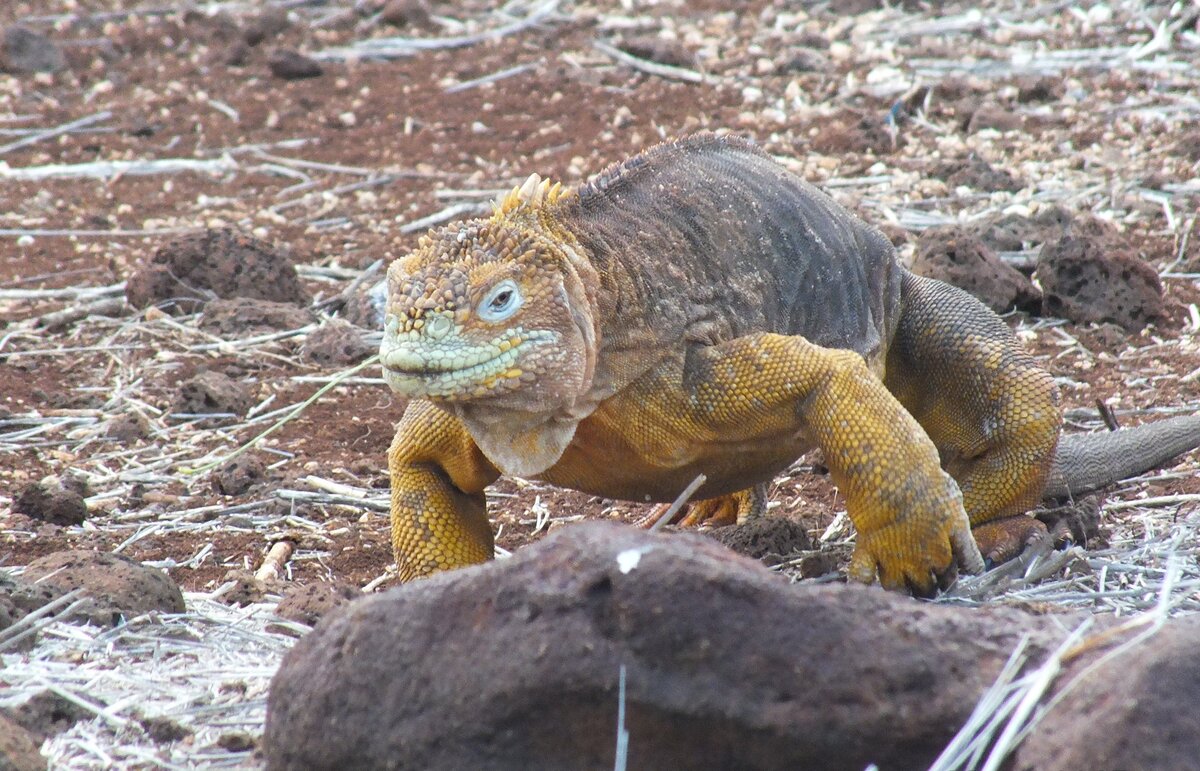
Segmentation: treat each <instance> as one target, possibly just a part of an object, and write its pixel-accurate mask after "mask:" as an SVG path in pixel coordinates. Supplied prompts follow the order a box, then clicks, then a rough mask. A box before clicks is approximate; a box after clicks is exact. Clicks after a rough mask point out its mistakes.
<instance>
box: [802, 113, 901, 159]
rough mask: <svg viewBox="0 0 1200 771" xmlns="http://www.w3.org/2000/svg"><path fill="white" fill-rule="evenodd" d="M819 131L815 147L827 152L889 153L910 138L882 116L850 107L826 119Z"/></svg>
mask: <svg viewBox="0 0 1200 771" xmlns="http://www.w3.org/2000/svg"><path fill="white" fill-rule="evenodd" d="M818 128H819V130H818V132H817V135H816V136H814V137H813V138H812V149H814V150H816V151H817V152H819V153H824V154H826V155H841V154H844V153H864V154H876V155H887V154H889V153H892V152H895V151H896V150H897V149H898V148H900V147H903V146H904V144H905V142H906V141H907V140H906V139H905V137H904V134H902V133H898V132H897V131H896V129H895V127H894V126H892V125H890V124H889V123H888V122H887V121H885V120H884V119H883V118H882V117H881V116H878V115H875V114H870V113H868V114H855V113H853V112H851V111H849V110H846V111H843V112H842V114H841V115H838V116H834V117H832V118H830V119H828V120H823V121H822V122H821V124H820V125H819V127H818Z"/></svg>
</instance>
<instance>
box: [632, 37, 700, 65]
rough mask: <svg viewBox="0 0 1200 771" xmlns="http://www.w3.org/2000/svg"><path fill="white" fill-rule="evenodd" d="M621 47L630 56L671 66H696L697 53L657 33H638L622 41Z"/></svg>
mask: <svg viewBox="0 0 1200 771" xmlns="http://www.w3.org/2000/svg"><path fill="white" fill-rule="evenodd" d="M619 48H620V49H621V50H622V51H624V52H625V53H627V54H629V55H630V56H636V57H637V58H639V59H646V60H647V61H651V62H658V63H659V64H665V65H667V66H669V67H683V68H684V69H691V68H692V67H695V66H696V55H695V54H694V53H692V52H691V51H690V50H688V49H687V47H686V46H684V45H683V44H682V43H680V42H679V41H677V40H668V39H666V38H661V37H658V36H657V35H638V36H636V37H631V38H628V39H626V40H623V41H621V43H620V45H619Z"/></svg>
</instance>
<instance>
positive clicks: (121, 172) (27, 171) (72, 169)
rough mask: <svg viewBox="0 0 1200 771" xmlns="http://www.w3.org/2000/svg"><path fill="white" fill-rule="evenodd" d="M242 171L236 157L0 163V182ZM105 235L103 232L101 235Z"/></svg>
mask: <svg viewBox="0 0 1200 771" xmlns="http://www.w3.org/2000/svg"><path fill="white" fill-rule="evenodd" d="M237 170H238V162H237V161H236V160H234V159H233V157H232V156H229V155H223V156H221V157H220V158H213V159H211V160H204V159H197V158H158V159H153V160H138V161H90V162H87V163H50V164H46V165H44V166H23V167H15V168H14V167H12V166H9V165H8V164H7V163H5V162H4V161H0V179H11V180H16V181H22V182H38V181H41V180H45V179H78V178H87V179H110V178H112V177H123V176H140V175H146V174H178V173H180V172H186V171H193V172H196V173H199V174H226V173H229V172H232V171H237ZM101 232H103V231H101Z"/></svg>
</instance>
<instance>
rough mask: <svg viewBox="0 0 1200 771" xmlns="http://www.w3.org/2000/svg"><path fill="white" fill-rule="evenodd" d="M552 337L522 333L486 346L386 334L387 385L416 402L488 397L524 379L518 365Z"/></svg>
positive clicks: (381, 355) (382, 352) (383, 350)
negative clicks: (501, 383)
mask: <svg viewBox="0 0 1200 771" xmlns="http://www.w3.org/2000/svg"><path fill="white" fill-rule="evenodd" d="M554 337H555V335H554V333H553V332H549V331H537V332H526V331H525V330H523V329H520V328H517V329H514V330H510V331H508V332H506V333H504V334H502V335H500V336H498V337H496V338H493V339H492V340H489V341H487V342H484V343H470V342H466V341H463V340H461V339H454V338H451V339H449V340H438V341H436V342H432V341H430V340H429V339H428V338H425V337H424V336H421V335H419V334H413V333H397V332H396V331H395V330H393V329H389V330H385V332H384V336H383V342H382V344H381V345H380V350H379V360H380V363H381V364H383V379H384V381H385V382H386V383H387V384H388V386H389V387H390V388H391V389H392V390H393V391H395V392H396V393H399V394H401V395H403V396H407V397H409V398H416V399H422V398H424V399H430V398H444V399H454V398H474V397H480V396H486V395H487V394H488V393H491V392H492V391H493V389H494V388H495V386H496V384H497V381H498V380H501V379H505V380H511V379H514V378H519V377H521V375H522V374H524V373H523V371H522V370H521V369H520V368H519V367H518V366H517V359H518V358H519V357H520V355H521V353H522V352H523V350H524V349H526V348H527V347H528V346H530V345H536V344H538V343H541V342H544V341H547V340H550V339H552V338H554Z"/></svg>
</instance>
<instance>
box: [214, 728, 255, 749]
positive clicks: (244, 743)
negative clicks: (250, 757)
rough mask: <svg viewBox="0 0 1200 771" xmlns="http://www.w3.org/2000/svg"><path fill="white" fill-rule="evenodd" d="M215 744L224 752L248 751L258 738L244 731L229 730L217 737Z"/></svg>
mask: <svg viewBox="0 0 1200 771" xmlns="http://www.w3.org/2000/svg"><path fill="white" fill-rule="evenodd" d="M217 746H218V747H220V748H221V749H223V750H225V751H226V752H250V751H251V750H252V749H254V748H255V747H257V746H258V740H257V739H255V738H254V737H253V736H251V735H250V734H248V733H246V732H245V731H229V732H227V733H223V734H221V735H220V736H218V737H217Z"/></svg>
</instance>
